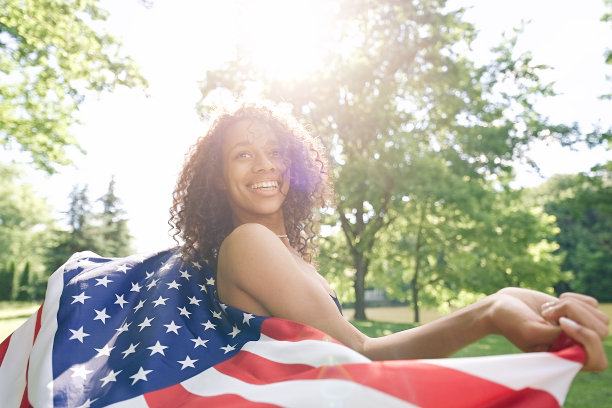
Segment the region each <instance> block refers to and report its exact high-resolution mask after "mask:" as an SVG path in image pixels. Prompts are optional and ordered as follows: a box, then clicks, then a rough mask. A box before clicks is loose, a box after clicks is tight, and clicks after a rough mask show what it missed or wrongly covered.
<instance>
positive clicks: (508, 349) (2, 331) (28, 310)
mask: <svg viewBox="0 0 612 408" xmlns="http://www.w3.org/2000/svg"><path fill="white" fill-rule="evenodd" d="M611 306H612V305H603V309H604V311H606V312H607V313H608V314H610V311H612V307H611ZM36 309H38V304H32V303H15V302H0V341H1V340H4V339H5V338H6V337H7V336H8V335H9V334H11V332H12V331H13V330H15V329H16V328H17V327H19V325H20V324H21V323H23V322H24V321H25V320H26V319H27V318H28V317H29V316H30V315H31V314H32V313H34V312H35V311H36ZM383 309H384V308H379V310H377V311H376V312H374V313H371V315H372V316H375V318H377V319H380V318H384V317H385V316H390V317H391V318H392V319H393V320H396V321H395V322H383V321H353V324H354V325H355V326H356V327H357V328H358V329H359V330H361V331H362V332H364V333H366V334H367V335H369V336H372V337H380V336H384V335H387V334H391V333H394V332H397V331H400V330H405V329H408V328H410V327H414V325H412V324H409V323H400V322H397V320H401V318H400V317H401V315H402V314H403V313H404V312H403V311H402V310H400V308H388V309H390V310H389V311H385V310H383ZM368 312H370V310H369V311H368ZM348 313H349V314H350V310H349V311H348ZM433 318H435V316H434V314H432V319H433ZM604 345H605V348H606V353H607V355H608V360H609V361H610V362H612V336H608V338H607V339H606V340H605V341H604ZM518 352H520V351H519V350H518V349H517V348H516V347H514V346H513V345H512V344H510V343H509V342H508V341H507V340H506V339H504V338H503V337H501V336H489V337H486V338H484V339H482V340H480V341H478V342H476V343H474V344H472V345H470V346H468V347H466V348H464V349H463V350H461V351H459V352H458V353H456V354H455V356H454V357H470V356H485V355H495V354H509V353H518ZM611 384H612V368H611V367H608V369H607V370H606V371H604V372H603V373H579V374H578V376H577V377H576V379H575V380H574V383H573V384H572V387H571V389H570V392H569V394H568V396H567V400H566V403H565V407H570V408H572V407H573V408H578V407H580V408H590V407H593V408H595V407H597V408H599V407H612V387H611V386H610V385H611Z"/></svg>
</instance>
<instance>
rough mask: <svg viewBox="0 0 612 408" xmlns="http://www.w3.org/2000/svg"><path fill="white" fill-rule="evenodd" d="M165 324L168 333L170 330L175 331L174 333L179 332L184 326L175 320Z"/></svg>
mask: <svg viewBox="0 0 612 408" xmlns="http://www.w3.org/2000/svg"><path fill="white" fill-rule="evenodd" d="M164 326H165V327H166V329H167V330H166V333H170V332H174V334H178V329H180V328H181V327H183V326H177V325H176V324H174V320H173V321H171V322H170V324H164Z"/></svg>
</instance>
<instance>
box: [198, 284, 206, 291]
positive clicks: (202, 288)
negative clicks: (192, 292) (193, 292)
mask: <svg viewBox="0 0 612 408" xmlns="http://www.w3.org/2000/svg"><path fill="white" fill-rule="evenodd" d="M198 286H199V287H200V290H201V291H202V292H204V293H208V291H207V290H206V285H204V284H201V285H198Z"/></svg>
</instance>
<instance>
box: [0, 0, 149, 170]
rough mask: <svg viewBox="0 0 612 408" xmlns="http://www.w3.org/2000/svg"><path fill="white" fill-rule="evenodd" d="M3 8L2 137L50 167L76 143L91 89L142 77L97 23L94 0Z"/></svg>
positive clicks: (18, 2)
mask: <svg viewBox="0 0 612 408" xmlns="http://www.w3.org/2000/svg"><path fill="white" fill-rule="evenodd" d="M0 10H1V11H0V145H2V146H3V147H4V148H5V149H20V150H23V151H25V152H28V153H29V154H30V156H31V160H32V162H33V164H34V165H36V166H37V167H39V168H42V169H44V170H46V171H47V172H50V173H51V172H53V171H54V165H56V164H66V163H68V162H69V159H68V157H67V154H66V148H67V147H68V146H78V143H77V141H76V140H75V139H74V137H73V136H72V135H71V133H70V127H71V126H72V125H73V124H75V123H76V118H75V113H76V111H77V109H78V107H79V106H80V104H81V103H82V102H83V99H84V97H85V94H86V93H87V92H88V91H94V92H101V91H107V90H112V89H113V88H114V87H115V86H116V85H126V86H143V85H146V81H145V80H144V78H143V77H142V76H140V75H139V74H138V72H137V69H136V66H135V64H134V62H133V61H132V60H131V58H129V57H126V56H123V55H122V53H121V52H120V44H119V42H118V41H117V40H116V39H115V38H113V37H112V36H110V35H109V34H107V33H106V32H104V30H103V29H102V28H101V27H102V25H101V23H102V22H103V21H104V20H105V19H106V18H107V13H106V12H105V11H103V10H102V9H100V8H99V7H98V0H39V1H33V0H27V1H22V0H0Z"/></svg>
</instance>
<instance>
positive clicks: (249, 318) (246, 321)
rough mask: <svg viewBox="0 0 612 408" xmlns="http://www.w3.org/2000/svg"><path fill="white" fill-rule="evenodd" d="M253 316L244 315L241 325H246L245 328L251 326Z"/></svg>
mask: <svg viewBox="0 0 612 408" xmlns="http://www.w3.org/2000/svg"><path fill="white" fill-rule="evenodd" d="M254 318H255V316H253V315H252V314H250V313H244V317H243V318H242V323H246V325H247V326H250V325H251V323H250V322H251V319H254Z"/></svg>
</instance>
